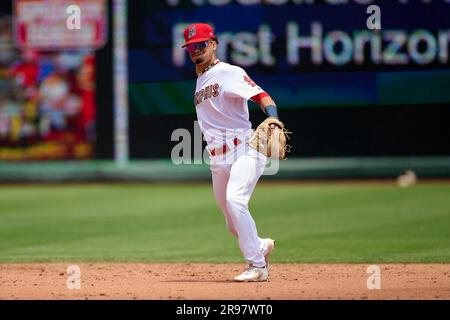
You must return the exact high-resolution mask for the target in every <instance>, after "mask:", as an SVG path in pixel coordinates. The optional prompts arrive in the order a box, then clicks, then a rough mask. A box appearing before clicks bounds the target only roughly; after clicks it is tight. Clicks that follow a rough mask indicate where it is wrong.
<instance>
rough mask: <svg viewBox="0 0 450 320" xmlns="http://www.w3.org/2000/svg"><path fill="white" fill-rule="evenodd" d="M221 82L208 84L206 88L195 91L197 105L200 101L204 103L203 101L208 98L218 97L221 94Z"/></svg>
mask: <svg viewBox="0 0 450 320" xmlns="http://www.w3.org/2000/svg"><path fill="white" fill-rule="evenodd" d="M219 87H220V86H219V84H218V83H215V84H211V85H209V86H206V87H205V88H203V89H201V90H199V91H197V92H196V93H195V101H194V102H195V105H196V106H197V105H199V104H200V103H202V102H203V101H205V100H206V99H210V98H212V97H214V98H215V97H217V96H218V95H219Z"/></svg>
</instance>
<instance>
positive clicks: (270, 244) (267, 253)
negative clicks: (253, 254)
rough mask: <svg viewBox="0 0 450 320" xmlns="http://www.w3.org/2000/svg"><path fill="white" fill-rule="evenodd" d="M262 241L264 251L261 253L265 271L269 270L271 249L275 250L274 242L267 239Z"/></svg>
mask: <svg viewBox="0 0 450 320" xmlns="http://www.w3.org/2000/svg"><path fill="white" fill-rule="evenodd" d="M264 241H266V250H264V251H263V254H264V260H265V261H266V267H267V269H269V268H270V264H269V256H270V254H271V253H272V251H273V249H275V240H273V239H270V238H267V239H264Z"/></svg>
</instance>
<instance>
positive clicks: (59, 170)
mask: <svg viewBox="0 0 450 320" xmlns="http://www.w3.org/2000/svg"><path fill="white" fill-rule="evenodd" d="M407 170H412V171H414V172H415V174H416V175H417V176H418V178H419V179H420V178H450V157H398V158H394V157H377V158H375V157H370V158H369V157H367V158H316V159H288V160H287V161H282V162H280V167H279V171H278V173H277V174H275V175H265V176H263V177H262V179H264V180H278V179H284V180H290V179H300V180H301V179H374V178H377V179H378V178H397V177H398V176H399V175H401V174H403V173H405V171H407ZM209 179H210V172H209V166H208V165H207V164H192V165H174V164H173V163H172V162H171V161H170V160H167V159H163V160H148V161H138V160H135V161H131V162H130V164H129V165H128V167H126V168H123V169H122V168H120V169H119V168H117V167H116V165H115V163H114V162H112V161H80V162H76V161H72V162H70V161H69V162H44V163H36V162H34V163H5V162H3V163H0V182H89V181H92V182H102V181H106V182H107V181H130V182H139V181H142V182H147V181H148V182H151V181H192V180H199V181H202V180H209Z"/></svg>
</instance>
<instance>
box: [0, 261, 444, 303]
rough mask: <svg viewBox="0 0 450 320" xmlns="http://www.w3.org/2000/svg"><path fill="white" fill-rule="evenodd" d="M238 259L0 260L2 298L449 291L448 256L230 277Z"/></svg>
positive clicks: (372, 295)
mask: <svg viewBox="0 0 450 320" xmlns="http://www.w3.org/2000/svg"><path fill="white" fill-rule="evenodd" d="M69 267H70V268H69ZM244 267H245V266H244V265H242V264H211V263H208V264H199V263H86V262H80V263H73V262H67V263H32V264H28V263H18V264H0V299H8V300H10V299H32V300H34V299H51V300H53V299H70V300H72V299H95V300H97V299H126V300H129V299H145V300H147V299H151V300H159V299H161V300H172V299H189V300H191V299H199V300H202V299H211V300H224V299H227V300H228V299H229V300H240V299H245V300H249V299H250V300H253V299H257V300H270V299H273V300H303V299H305V300H308V299H315V300H323V299H346V300H347V299H358V300H360V299H402V300H407V299H445V300H448V299H450V264H380V265H369V264H273V265H272V267H271V273H270V279H269V281H268V282H260V283H236V282H233V281H232V279H233V277H234V276H235V275H237V274H238V273H240V272H241V271H242V270H243V269H244ZM68 268H69V269H68ZM78 268H79V269H78ZM78 272H79V273H78Z"/></svg>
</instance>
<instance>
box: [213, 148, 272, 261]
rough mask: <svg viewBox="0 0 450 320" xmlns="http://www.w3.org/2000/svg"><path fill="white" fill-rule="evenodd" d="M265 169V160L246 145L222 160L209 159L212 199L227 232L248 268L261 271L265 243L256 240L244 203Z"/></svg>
mask: <svg viewBox="0 0 450 320" xmlns="http://www.w3.org/2000/svg"><path fill="white" fill-rule="evenodd" d="M265 166H266V157H265V156H264V155H262V154H261V153H259V152H257V151H256V150H254V149H252V148H250V147H249V146H248V145H247V144H243V145H240V146H238V147H237V148H236V149H235V150H230V151H229V152H227V154H225V155H222V156H215V157H211V173H212V182H213V189H214V196H215V198H216V201H217V204H218V205H219V207H220V209H221V210H222V212H223V214H224V216H225V221H226V224H227V227H228V229H229V230H230V232H231V233H232V234H233V235H235V236H236V237H237V238H238V240H239V247H240V249H241V251H242V253H243V255H244V257H245V259H246V260H247V262H248V264H251V265H253V266H255V267H264V266H265V261H264V255H263V253H262V251H263V250H265V249H266V248H265V245H266V243H265V241H262V240H261V238H259V237H258V232H257V230H256V225H255V221H254V220H253V218H252V216H251V214H250V212H249V210H248V202H249V200H250V197H251V195H252V193H253V190H254V189H255V186H256V183H257V182H258V179H259V177H260V176H261V175H262V173H263V171H264V167H265Z"/></svg>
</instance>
